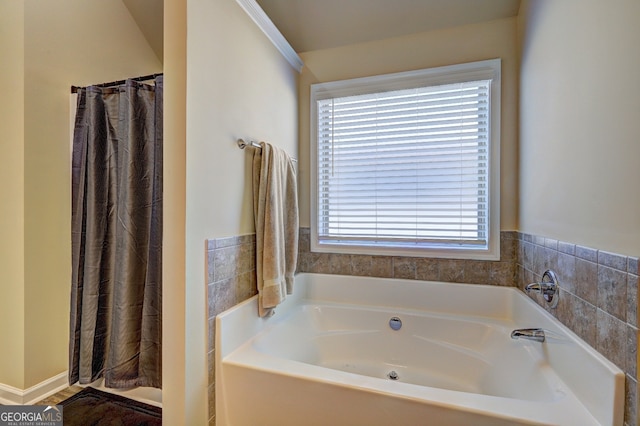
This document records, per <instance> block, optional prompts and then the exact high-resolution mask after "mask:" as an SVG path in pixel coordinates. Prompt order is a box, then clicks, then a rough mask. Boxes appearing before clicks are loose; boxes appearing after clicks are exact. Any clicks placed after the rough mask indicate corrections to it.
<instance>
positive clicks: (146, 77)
mask: <svg viewBox="0 0 640 426" xmlns="http://www.w3.org/2000/svg"><path fill="white" fill-rule="evenodd" d="M161 75H162V73H158V74H149V75H143V76H141V77H133V78H128V79H127V80H133V81H146V80H153V79H154V78H156V77H159V76H161ZM127 80H117V81H110V82H109V83H100V84H92V86H97V87H111V86H119V85H121V84H124V83H126V82H127ZM78 89H82V86H71V93H78Z"/></svg>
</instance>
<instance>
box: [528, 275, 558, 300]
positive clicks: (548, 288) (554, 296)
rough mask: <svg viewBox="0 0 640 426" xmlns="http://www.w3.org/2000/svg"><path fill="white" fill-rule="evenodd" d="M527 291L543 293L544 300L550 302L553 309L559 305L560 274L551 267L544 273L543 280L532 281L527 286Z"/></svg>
mask: <svg viewBox="0 0 640 426" xmlns="http://www.w3.org/2000/svg"><path fill="white" fill-rule="evenodd" d="M525 290H526V291H527V293H529V292H531V291H535V292H536V293H541V294H542V296H543V297H544V300H546V301H547V303H549V306H550V307H551V308H552V309H553V308H555V307H556V306H558V296H559V291H560V287H559V283H558V276H557V275H556V273H555V272H553V271H552V270H551V269H547V270H546V271H545V272H544V274H543V275H542V281H540V282H537V283H531V284H529V285H527V286H526V287H525Z"/></svg>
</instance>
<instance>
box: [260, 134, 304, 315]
mask: <svg viewBox="0 0 640 426" xmlns="http://www.w3.org/2000/svg"><path fill="white" fill-rule="evenodd" d="M260 145H261V146H262V150H260V149H256V150H254V154H253V210H254V217H255V222H256V276H257V279H258V314H259V315H260V316H261V317H263V316H265V315H268V314H270V313H271V311H272V309H273V308H274V307H275V306H276V305H278V304H279V303H281V302H282V301H283V300H284V299H285V297H286V295H287V294H291V292H292V291H293V274H294V273H295V271H296V263H297V260H298V192H297V185H296V174H295V169H294V167H293V162H292V160H291V158H290V157H289V155H288V154H287V153H286V152H285V151H283V150H282V149H280V148H278V147H275V146H273V145H270V144H268V143H266V142H260Z"/></svg>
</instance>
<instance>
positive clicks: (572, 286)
mask: <svg viewBox="0 0 640 426" xmlns="http://www.w3.org/2000/svg"><path fill="white" fill-rule="evenodd" d="M309 235H310V234H309V228H301V229H300V244H299V256H298V272H310V273H328V274H344V275H361V276H372V277H386V278H405V279H417V280H437V281H445V282H458V283H469V284H473V283H482V284H492V285H502V286H517V287H519V288H521V289H523V288H524V286H525V285H526V284H528V283H530V282H534V281H537V280H539V279H540V278H541V277H542V273H543V272H544V271H545V270H546V269H553V270H554V271H555V272H556V273H557V274H558V277H559V280H560V285H561V294H560V302H559V304H558V307H557V308H556V309H548V308H546V309H547V310H548V311H549V312H550V313H551V314H552V315H553V316H555V317H556V318H558V320H560V321H561V322H562V323H563V324H565V325H566V326H568V327H569V328H570V329H571V330H573V331H574V332H575V333H576V334H577V335H579V336H580V337H582V339H584V340H585V341H586V342H587V343H589V344H590V345H591V346H593V347H594V348H595V349H597V350H598V351H599V352H600V353H602V354H603V355H605V356H606V357H607V358H608V359H609V360H611V361H612V362H614V363H615V364H616V365H618V366H619V367H620V368H621V369H622V370H623V371H624V372H625V374H626V403H625V425H628V426H631V425H636V424H637V414H636V411H637V336H638V283H639V280H638V263H639V261H638V258H636V257H627V256H621V255H618V254H615V253H608V252H605V251H601V250H597V249H593V248H589V247H583V246H579V245H575V244H571V243H566V242H562V241H557V240H553V239H550V238H544V237H541V236H535V235H530V234H525V233H520V232H515V231H502V232H501V238H500V247H501V259H500V260H499V261H472V260H457V259H432V258H414V257H399V256H398V257H396V256H369V255H348V254H336V253H313V252H311V251H310V245H309ZM254 258H255V235H253V234H252V235H241V236H236V237H227V238H219V239H213V240H208V241H207V259H208V260H207V265H208V274H207V275H208V279H207V289H208V306H209V312H208V318H209V342H208V355H209V356H208V359H209V390H208V393H209V395H208V397H209V416H210V420H209V424H210V425H213V424H215V387H214V384H215V371H214V354H215V347H214V341H215V335H214V333H215V327H214V325H215V324H214V321H215V317H216V315H217V314H218V313H220V312H222V311H224V310H226V309H228V308H230V307H232V306H234V305H236V304H238V303H240V302H242V301H244V300H246V299H248V298H250V297H251V296H253V295H254V294H256V290H255V288H256V284H255V280H256V278H255V259H254ZM531 297H532V298H533V299H534V300H536V301H537V302H538V303H539V304H541V305H542V306H543V307H544V306H545V305H544V303H543V302H544V301H543V300H542V298H540V297H537V296H535V295H532V296H531Z"/></svg>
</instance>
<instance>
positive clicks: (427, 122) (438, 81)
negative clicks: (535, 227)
mask: <svg viewBox="0 0 640 426" xmlns="http://www.w3.org/2000/svg"><path fill="white" fill-rule="evenodd" d="M311 129H312V130H311V155H312V177H313V178H312V191H311V192H312V195H311V197H312V199H311V211H312V217H311V226H312V233H311V242H312V247H311V249H312V251H325V252H338V253H339V252H342V253H362V254H389V255H393V254H397V255H410V256H429V257H451V258H474V259H498V258H499V239H500V237H499V223H500V221H499V193H498V191H499V165H500V160H499V158H500V157H499V147H500V139H499V131H500V60H499V59H494V60H489V61H482V62H474V63H470V64H462V65H454V66H448V67H441V68H432V69H426V70H420V71H410V72H404V73H398V74H388V75H382V76H376V77H367V78H360V79H354V80H344V81H337V82H330V83H321V84H314V85H312V86H311Z"/></svg>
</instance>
